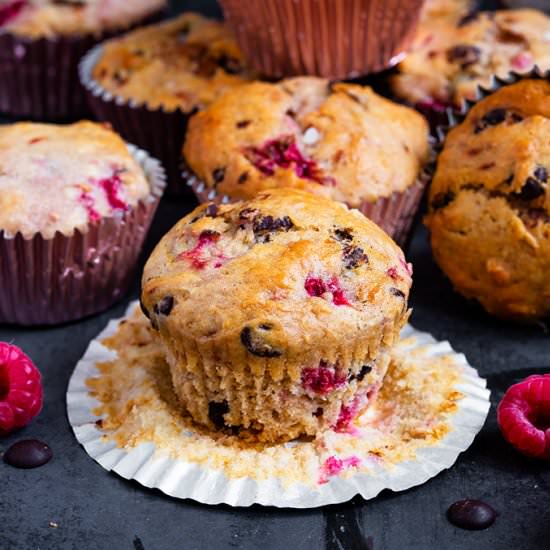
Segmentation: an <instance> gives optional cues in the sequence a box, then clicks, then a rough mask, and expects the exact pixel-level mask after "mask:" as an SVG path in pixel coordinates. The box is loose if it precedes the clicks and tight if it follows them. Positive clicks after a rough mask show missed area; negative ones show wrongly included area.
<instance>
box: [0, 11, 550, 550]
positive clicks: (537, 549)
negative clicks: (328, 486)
mask: <svg viewBox="0 0 550 550" xmlns="http://www.w3.org/2000/svg"><path fill="white" fill-rule="evenodd" d="M180 5H185V6H186V7H189V6H190V7H193V8H195V9H197V8H199V7H202V9H203V10H204V8H205V6H206V8H208V9H207V10H206V11H210V13H216V8H215V6H214V5H213V3H212V2H206V1H202V2H201V1H200V0H199V1H196V2H180ZM188 209H189V206H186V205H184V204H178V203H177V202H171V201H169V200H165V201H164V202H163V204H162V205H161V208H160V211H159V213H158V215H157V217H156V220H155V223H154V227H153V230H152V233H151V235H150V238H149V240H148V244H147V247H146V248H147V250H146V253H147V252H148V251H150V250H151V248H152V247H153V246H154V244H155V242H157V240H158V239H159V238H160V236H161V235H162V234H163V233H164V232H166V230H167V229H168V228H169V227H170V226H171V225H172V224H173V223H174V222H175V221H176V220H177V219H178V218H179V217H181V216H182V215H183V214H184V213H185V212H186V211H187V210H188ZM409 259H410V260H411V261H412V262H413V263H414V266H415V285H414V290H413V294H412V299H411V304H412V306H413V308H414V313H413V316H412V323H413V324H414V325H415V326H416V327H417V328H419V329H422V330H426V331H429V332H431V333H432V334H433V335H434V336H435V337H436V338H439V339H448V340H450V342H451V344H452V345H453V347H454V348H455V349H457V350H459V351H462V352H464V353H465V354H466V356H467V357H468V359H469V361H470V362H471V363H472V364H473V365H475V366H476V367H477V368H478V369H479V371H480V372H481V374H482V375H485V376H486V377H487V378H488V381H489V386H490V388H491V389H492V390H493V396H492V398H493V408H492V409H491V412H490V414H489V419H488V421H487V424H486V426H485V427H484V429H483V430H482V432H481V433H480V435H479V436H478V437H477V439H476V441H475V443H474V444H473V445H472V447H471V448H470V449H469V450H468V451H467V452H466V453H464V454H463V455H461V456H460V457H459V459H458V461H457V463H456V465H455V466H454V467H453V468H451V469H450V470H448V471H446V472H444V473H442V474H440V475H439V476H438V477H436V478H435V479H433V480H431V481H429V482H428V483H426V484H425V485H423V486H421V487H417V488H414V489H411V490H409V491H406V492H404V493H397V494H394V493H390V492H384V493H383V494H381V495H380V496H379V497H378V498H376V499H374V500H372V501H369V502H364V501H362V500H361V499H359V498H356V499H354V500H353V501H352V502H350V503H347V504H343V505H338V506H330V507H326V508H324V509H318V510H305V511H292V510H288V511H287V510H277V509H270V508H262V507H259V506H254V507H252V508H249V509H232V508H230V507H228V506H217V507H209V506H203V505H200V504H196V503H194V502H191V501H177V500H174V499H171V498H168V497H166V496H164V495H163V494H162V493H160V492H159V491H152V490H148V489H144V488H142V487H141V486H140V485H139V484H137V483H135V482H128V481H125V480H123V479H121V478H119V477H118V476H116V475H114V474H109V473H107V472H106V471H105V470H103V469H102V468H101V467H100V466H99V465H97V464H96V463H95V462H94V461H93V460H92V459H91V458H89V457H88V455H87V454H86V453H85V451H84V450H83V449H82V448H81V447H80V446H79V445H78V443H77V442H76V440H75V439H74V437H73V435H72V432H71V429H70V426H69V424H68V422H67V418H66V413H65V392H66V389H67V383H68V380H69V377H70V374H71V372H72V369H73V367H74V365H75V363H76V362H77V360H78V359H79V358H80V357H81V356H82V354H83V352H84V350H85V349H86V346H87V345H88V343H89V341H90V340H91V339H92V338H94V336H95V335H96V334H97V333H98V332H99V331H100V330H101V329H102V328H103V327H104V326H105V325H106V323H107V321H108V320H109V319H110V318H111V317H114V316H120V315H121V313H122V312H123V311H124V308H125V305H126V304H125V303H121V304H119V305H117V306H115V307H113V308H112V309H111V310H109V311H107V312H105V313H104V314H102V315H98V316H95V317H93V318H90V319H87V320H84V321H81V322H77V323H71V324H68V325H65V326H62V327H55V328H41V329H18V328H12V327H6V326H3V327H0V340H4V341H9V342H13V343H15V344H17V345H19V346H21V347H22V348H23V349H24V350H25V351H26V352H27V353H28V354H29V355H30V356H31V357H32V358H33V359H34V361H35V362H36V363H37V365H38V366H39V368H40V369H41V371H42V373H43V375H44V386H45V406H44V410H43V412H42V414H41V415H40V417H39V418H38V419H37V420H36V421H35V422H33V423H32V424H31V425H30V426H28V427H27V428H25V429H24V430H22V431H21V432H19V433H17V434H14V435H12V436H10V437H8V438H5V439H3V440H0V453H1V452H2V451H3V450H5V449H6V448H7V447H8V446H9V445H10V444H11V443H12V442H14V441H17V440H18V439H21V438H28V437H36V438H39V439H42V440H44V441H46V442H48V443H49V444H50V445H51V447H52V448H53V451H54V459H53V460H52V462H50V463H49V464H47V465H46V466H44V467H42V468H39V469H36V470H29V471H24V470H16V469H14V468H11V467H9V466H7V465H5V464H4V463H2V462H0V549H1V550H8V549H14V550H20V549H21V550H27V549H41V550H49V549H55V550H57V549H73V548H74V549H79V550H81V549H93V550H98V549H117V550H118V549H120V550H122V549H129V550H132V549H135V550H143V549H146V550H152V549H155V550H156V549H170V550H171V549H176V548H178V549H179V548H181V549H185V550H194V549H197V550H202V549H206V548H210V549H213V550H214V549H216V550H217V549H225V548H228V549H230V548H242V549H249V550H252V549H258V548H264V549H265V550H276V549H277V550H278V549H282V550H287V549H289V548H292V549H295V550H302V549H304V550H306V549H307V550H310V549H311V550H317V549H328V550H368V549H370V548H374V549H375V550H402V549H407V550H471V549H473V548H475V549H479V550H510V549H521V550H544V549H548V548H550V469H549V467H548V465H547V464H544V463H540V462H537V461H534V460H530V459H527V458H525V457H523V456H521V455H519V454H517V453H516V452H514V451H513V450H512V449H511V448H510V447H509V446H508V445H507V444H506V443H505V442H504V441H503V440H502V438H501V436H500V434H499V431H498V428H497V425H496V421H495V414H494V403H495V402H497V401H498V399H500V397H501V396H502V393H503V391H504V390H505V388H506V387H508V386H509V385H510V384H511V383H513V382H514V381H516V380H518V379H520V378H523V377H525V376H527V375H529V374H533V373H541V372H550V356H549V352H550V342H549V335H548V332H547V329H546V328H545V327H544V326H542V325H541V326H534V327H518V326H514V325H511V324H507V323H503V322H499V321H496V320H494V319H491V318H489V317H488V316H487V315H485V314H484V313H483V312H482V311H481V310H480V308H478V307H477V306H476V305H475V304H471V303H467V302H466V301H465V300H464V299H462V298H461V297H460V296H458V295H456V294H454V293H453V292H452V290H451V288H450V285H449V283H448V282H447V281H446V280H445V279H444V277H443V276H442V275H441V273H440V272H439V270H438V269H437V267H436V266H435V265H434V263H433V261H432V259H431V255H430V251H429V247H428V243H427V237H426V233H425V231H424V230H423V229H422V228H421V227H419V228H418V229H417V231H416V234H415V239H414V241H413V244H412V247H411V250H410V251H409ZM0 284H1V281H0ZM136 296H137V277H136V288H135V289H134V292H133V295H132V296H131V297H129V298H128V299H127V300H126V302H127V301H128V300H129V299H130V298H134V297H136ZM466 497H470V498H480V499H484V500H486V501H487V502H489V503H490V504H492V505H493V507H494V508H495V509H496V510H498V512H499V517H498V519H497V521H496V523H495V524H494V525H493V526H492V527H491V528H489V529H487V530H486V531H483V532H468V531H463V530H460V529H457V528H455V527H453V526H452V525H450V524H449V523H448V522H447V520H446V519H445V511H446V509H447V507H448V506H449V505H450V504H451V503H452V502H454V501H455V500H458V499H461V498H466ZM50 522H53V523H54V524H57V525H58V527H54V526H51V525H50Z"/></svg>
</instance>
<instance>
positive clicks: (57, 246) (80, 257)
mask: <svg viewBox="0 0 550 550" xmlns="http://www.w3.org/2000/svg"><path fill="white" fill-rule="evenodd" d="M128 149H129V151H130V153H131V154H132V156H133V157H134V158H135V159H136V161H137V162H138V163H139V164H140V166H141V167H142V168H143V171H144V172H145V175H146V177H147V180H148V181H149V184H150V187H151V192H150V194H149V195H148V196H147V197H146V198H145V199H143V200H141V201H139V203H138V204H137V205H136V206H133V207H130V208H129V210H127V211H125V212H124V213H122V214H121V215H119V216H113V217H109V218H102V219H101V220H100V221H99V222H97V223H93V224H90V225H89V227H88V229H87V231H85V232H83V231H79V230H75V231H74V233H73V234H72V235H71V236H66V235H64V234H62V233H60V232H57V233H56V234H55V235H54V237H53V238H50V239H46V238H44V237H43V236H42V235H41V234H40V233H38V234H36V235H34V236H33V237H32V238H29V239H26V238H24V237H23V235H21V233H17V234H16V235H15V236H14V237H7V236H6V235H5V234H4V232H1V231H0V279H1V281H2V284H1V285H0V323H12V324H19V325H42V324H54V323H62V322H65V321H71V320H74V319H80V318H82V317H85V316H88V315H92V314H93V313H98V312H100V311H102V310H104V309H107V308H108V307H109V306H110V305H112V304H113V303H114V302H116V301H117V300H119V299H120V298H122V297H123V296H124V295H125V293H126V292H127V291H128V289H129V286H130V284H131V282H132V280H133V278H132V277H133V273H134V268H135V266H136V262H137V260H138V257H139V254H140V252H141V248H142V245H143V241H144V239H145V236H146V235H147V232H148V230H149V226H150V224H151V221H152V219H153V216H154V214H155V211H156V209H157V206H158V203H159V201H160V198H161V196H162V193H163V191H164V187H165V176H164V171H163V169H162V167H161V166H160V163H159V162H158V161H157V160H156V159H153V158H152V157H150V156H149V155H148V154H147V153H146V152H145V151H143V150H141V149H138V148H137V147H134V146H133V145H128Z"/></svg>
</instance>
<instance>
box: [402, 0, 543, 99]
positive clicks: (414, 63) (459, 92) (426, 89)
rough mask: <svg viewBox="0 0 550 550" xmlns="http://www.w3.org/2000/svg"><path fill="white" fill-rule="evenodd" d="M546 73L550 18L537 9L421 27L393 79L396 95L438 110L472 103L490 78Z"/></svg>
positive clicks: (431, 22)
mask: <svg viewBox="0 0 550 550" xmlns="http://www.w3.org/2000/svg"><path fill="white" fill-rule="evenodd" d="M535 64H536V65H538V66H539V67H540V68H541V69H542V70H547V69H550V18H549V17H547V16H546V15H545V14H544V13H542V12H538V11H536V10H529V9H525V10H510V11H497V12H486V13H479V14H477V15H476V16H472V17H468V18H466V19H462V20H461V21H458V22H457V21H453V20H452V19H450V18H444V17H443V18H439V19H437V20H435V21H434V20H433V19H428V20H426V21H425V22H424V23H423V24H421V25H420V27H419V29H418V31H417V35H416V38H415V42H414V44H413V47H412V49H411V52H410V53H409V55H408V56H407V57H406V58H405V60H404V61H403V62H402V63H400V64H399V66H398V70H399V74H398V75H396V76H395V77H393V79H392V85H393V89H394V91H395V93H396V94H397V95H398V96H400V97H402V98H404V99H406V100H407V101H409V102H410V103H411V104H420V105H422V106H430V107H432V108H435V109H441V108H443V107H445V106H450V105H455V106H457V107H461V106H462V104H463V102H464V100H465V99H476V94H477V88H478V86H480V85H481V86H489V85H490V84H491V79H492V77H493V75H498V76H501V77H506V76H508V74H509V73H510V72H511V71H515V72H519V73H523V72H527V71H530V70H531V69H532V68H533V66H534V65H535Z"/></svg>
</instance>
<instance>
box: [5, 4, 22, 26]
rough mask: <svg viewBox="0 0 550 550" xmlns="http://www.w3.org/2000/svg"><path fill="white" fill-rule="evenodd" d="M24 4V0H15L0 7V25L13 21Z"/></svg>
mask: <svg viewBox="0 0 550 550" xmlns="http://www.w3.org/2000/svg"><path fill="white" fill-rule="evenodd" d="M26 5H27V1H26V0H15V1H14V2H8V3H7V4H6V5H5V6H2V7H0V26H2V25H7V24H8V23H9V22H10V21H13V19H15V18H16V17H17V16H18V15H19V14H20V13H21V10H22V9H23V8H24V7H25V6H26Z"/></svg>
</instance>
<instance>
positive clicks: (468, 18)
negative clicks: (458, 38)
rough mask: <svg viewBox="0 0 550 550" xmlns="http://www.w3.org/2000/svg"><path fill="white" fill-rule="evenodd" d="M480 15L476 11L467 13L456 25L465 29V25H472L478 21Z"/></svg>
mask: <svg viewBox="0 0 550 550" xmlns="http://www.w3.org/2000/svg"><path fill="white" fill-rule="evenodd" d="M477 16H478V13H477V12H475V11H472V12H470V13H467V14H466V15H465V16H464V17H462V18H461V19H459V21H458V23H457V24H456V26H457V27H459V28H460V27H464V26H465V25H468V24H469V23H472V22H473V21H475V20H476V19H477Z"/></svg>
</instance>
